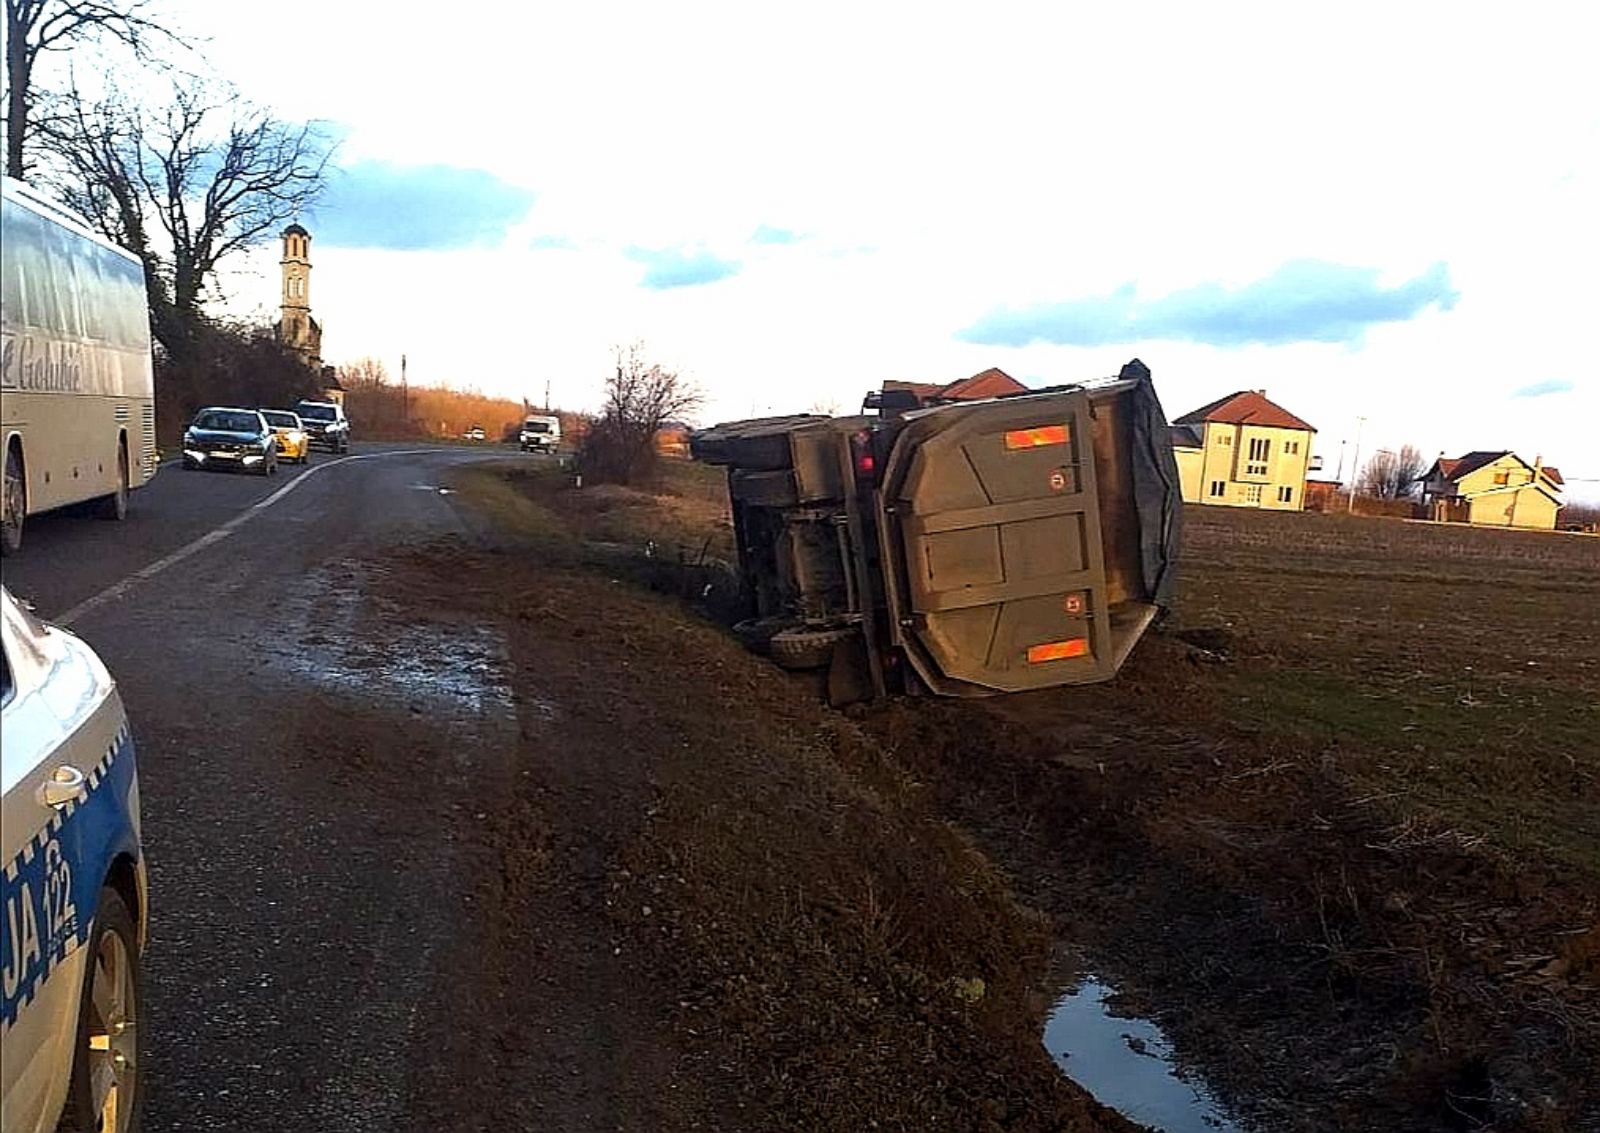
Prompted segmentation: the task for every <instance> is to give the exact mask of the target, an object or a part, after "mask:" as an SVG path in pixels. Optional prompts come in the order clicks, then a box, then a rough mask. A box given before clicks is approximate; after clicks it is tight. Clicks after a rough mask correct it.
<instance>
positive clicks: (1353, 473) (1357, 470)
mask: <svg viewBox="0 0 1600 1133" xmlns="http://www.w3.org/2000/svg"><path fill="white" fill-rule="evenodd" d="M1366 423H1367V419H1366V418H1365V417H1357V418H1356V449H1355V456H1354V458H1353V459H1352V460H1351V461H1350V489H1349V491H1347V492H1346V493H1345V497H1344V498H1345V508H1344V510H1345V514H1346V515H1350V514H1353V513H1354V512H1355V510H1356V481H1357V480H1359V479H1361V427H1362V426H1363V425H1365V424H1366Z"/></svg>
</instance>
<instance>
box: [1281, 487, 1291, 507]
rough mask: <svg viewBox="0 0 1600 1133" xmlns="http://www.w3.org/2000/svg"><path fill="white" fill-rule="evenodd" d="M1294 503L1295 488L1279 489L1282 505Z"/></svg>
mask: <svg viewBox="0 0 1600 1133" xmlns="http://www.w3.org/2000/svg"><path fill="white" fill-rule="evenodd" d="M1293 501H1294V489H1293V488H1279V489H1278V502H1279V503H1280V504H1287V503H1292V502H1293Z"/></svg>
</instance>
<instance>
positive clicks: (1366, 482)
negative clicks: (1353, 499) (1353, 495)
mask: <svg viewBox="0 0 1600 1133" xmlns="http://www.w3.org/2000/svg"><path fill="white" fill-rule="evenodd" d="M1425 468H1426V465H1425V464H1424V463H1423V460H1422V454H1421V453H1420V452H1418V451H1417V449H1416V446H1415V445H1402V446H1400V451H1399V452H1395V451H1394V450H1393V449H1379V450H1378V451H1377V452H1376V453H1374V454H1373V456H1372V459H1371V460H1369V461H1367V463H1366V466H1365V467H1364V468H1362V470H1361V478H1360V480H1359V481H1358V484H1359V487H1360V490H1361V491H1362V492H1363V493H1365V494H1366V495H1369V496H1377V497H1378V498H1379V499H1384V500H1403V499H1407V498H1409V497H1410V496H1411V495H1413V494H1414V493H1415V492H1416V488H1417V482H1418V481H1419V480H1420V479H1421V478H1422V473H1423V471H1424V470H1425Z"/></svg>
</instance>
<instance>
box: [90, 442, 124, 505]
mask: <svg viewBox="0 0 1600 1133" xmlns="http://www.w3.org/2000/svg"><path fill="white" fill-rule="evenodd" d="M95 511H96V513H97V514H98V515H99V516H100V518H101V519H127V518H128V442H127V441H119V442H117V490H116V491H115V492H112V493H111V494H110V495H109V496H101V497H100V498H99V499H98V500H96V501H95Z"/></svg>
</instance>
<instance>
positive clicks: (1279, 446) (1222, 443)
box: [1172, 390, 1316, 511]
mask: <svg viewBox="0 0 1600 1133" xmlns="http://www.w3.org/2000/svg"><path fill="white" fill-rule="evenodd" d="M1315 435H1316V430H1315V429H1314V428H1312V427H1311V426H1310V425H1308V424H1306V423H1305V422H1304V421H1302V420H1300V418H1298V417H1296V416H1295V415H1294V414H1293V413H1290V412H1289V411H1288V410H1287V409H1284V408H1283V407H1282V406H1281V405H1274V404H1273V403H1272V402H1270V401H1268V400H1267V399H1266V396H1265V395H1264V394H1263V393H1262V392H1261V391H1260V390H1241V391H1240V392H1238V393H1233V394H1229V395H1228V396H1227V397H1224V398H1222V399H1221V400H1219V401H1213V402H1212V403H1211V404H1210V405H1205V406H1202V407H1201V408H1199V409H1196V410H1195V411H1194V412H1193V413H1185V414H1184V415H1183V416H1182V417H1179V418H1178V419H1177V420H1176V421H1174V422H1173V423H1172V451H1173V455H1174V456H1176V457H1177V460H1178V475H1179V478H1180V479H1181V481H1182V484H1183V499H1184V502H1185V503H1191V504H1221V505H1223V506H1225V507H1255V508H1267V509H1269V510H1273V511H1299V510H1301V508H1303V507H1304V506H1305V488H1306V469H1307V468H1308V467H1309V465H1310V462H1311V438H1312V437H1313V436H1315Z"/></svg>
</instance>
